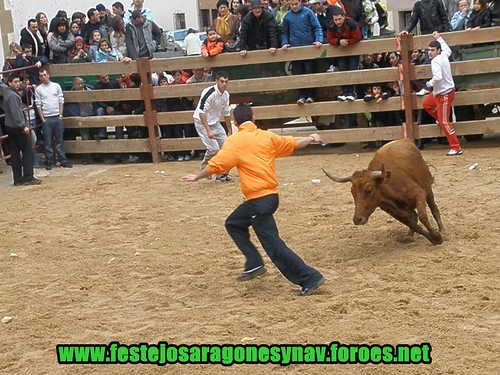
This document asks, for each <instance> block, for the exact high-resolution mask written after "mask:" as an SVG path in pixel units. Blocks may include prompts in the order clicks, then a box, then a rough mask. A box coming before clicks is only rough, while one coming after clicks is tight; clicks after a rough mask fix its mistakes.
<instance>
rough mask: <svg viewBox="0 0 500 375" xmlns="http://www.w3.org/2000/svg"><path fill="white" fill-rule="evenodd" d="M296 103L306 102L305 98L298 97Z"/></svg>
mask: <svg viewBox="0 0 500 375" xmlns="http://www.w3.org/2000/svg"><path fill="white" fill-rule="evenodd" d="M297 104H306V100H305V99H304V98H299V100H297Z"/></svg>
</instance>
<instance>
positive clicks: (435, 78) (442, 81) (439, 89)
mask: <svg viewBox="0 0 500 375" xmlns="http://www.w3.org/2000/svg"><path fill="white" fill-rule="evenodd" d="M436 40H437V41H438V42H439V43H440V44H441V53H440V54H439V55H437V56H435V57H434V58H433V59H432V60H431V70H432V79H431V80H430V81H428V82H427V84H428V86H431V87H434V90H433V93H434V96H437V95H441V94H445V93H447V92H450V91H452V90H453V89H454V88H455V82H454V81H453V77H452V75H451V65H450V60H449V57H450V56H451V49H450V47H449V46H448V44H446V42H445V41H444V39H443V38H442V37H439V38H437V39H436Z"/></svg>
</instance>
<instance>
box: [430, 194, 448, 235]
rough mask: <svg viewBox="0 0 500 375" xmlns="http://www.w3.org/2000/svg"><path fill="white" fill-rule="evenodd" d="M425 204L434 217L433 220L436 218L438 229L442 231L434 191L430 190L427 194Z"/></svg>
mask: <svg viewBox="0 0 500 375" xmlns="http://www.w3.org/2000/svg"><path fill="white" fill-rule="evenodd" d="M427 205H428V206H429V208H430V209H431V213H432V216H433V217H434V220H436V223H437V225H438V228H439V231H440V232H444V226H443V222H442V221H441V214H440V212H439V208H438V206H437V204H436V202H435V201H434V193H433V192H432V190H431V191H430V192H429V193H428V194H427Z"/></svg>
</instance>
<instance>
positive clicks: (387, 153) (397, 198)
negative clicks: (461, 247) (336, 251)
mask: <svg viewBox="0 0 500 375" xmlns="http://www.w3.org/2000/svg"><path fill="white" fill-rule="evenodd" d="M323 172H324V173H325V174H326V175H327V176H328V177H329V178H331V179H332V180H334V181H336V182H348V181H350V182H351V183H352V187H351V192H352V196H353V197H354V205H355V208H354V217H353V221H354V224H356V225H363V224H366V222H367V221H368V219H369V217H370V215H371V214H372V213H373V211H375V209H376V208H377V207H380V208H381V209H382V210H384V211H385V212H387V213H388V214H389V215H391V216H392V217H394V218H395V219H396V220H398V221H400V222H401V223H403V224H405V225H406V226H408V227H409V228H410V231H409V235H413V232H416V233H420V234H421V235H422V236H425V237H426V238H427V239H428V240H429V241H431V242H432V243H433V244H434V245H437V244H440V243H442V242H443V237H442V236H441V233H440V232H442V231H443V230H444V228H443V224H442V222H441V216H440V214H439V209H438V207H437V205H436V203H435V202H434V194H433V192H432V183H433V182H434V179H433V177H432V175H431V173H430V171H429V167H428V165H427V163H426V162H425V161H424V159H423V157H422V154H421V153H420V151H419V150H418V148H417V147H416V146H415V144H414V143H413V142H412V141H411V140H410V139H401V140H397V141H392V142H390V143H388V144H386V145H385V146H383V147H382V148H380V149H379V150H378V151H377V152H376V153H375V155H374V157H373V159H372V161H371V162H370V164H369V165H368V169H366V170H363V171H357V172H354V173H353V174H352V175H351V176H345V177H336V176H332V175H331V174H330V173H328V172H327V171H325V170H324V169H323ZM426 203H427V205H429V208H430V210H431V212H432V216H434V219H435V220H436V222H437V224H438V227H439V231H436V230H435V229H434V228H432V226H431V224H430V222H429V218H428V217H427V206H426ZM415 209H416V210H417V212H415ZM418 220H420V222H421V223H422V224H423V225H424V226H425V229H424V228H422V227H421V226H420V225H419V224H418ZM426 229H427V230H426Z"/></svg>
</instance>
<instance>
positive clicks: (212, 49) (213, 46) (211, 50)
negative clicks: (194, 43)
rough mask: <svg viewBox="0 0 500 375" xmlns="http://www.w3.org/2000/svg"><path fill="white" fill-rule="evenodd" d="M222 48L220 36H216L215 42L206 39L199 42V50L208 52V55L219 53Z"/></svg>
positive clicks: (222, 43)
mask: <svg viewBox="0 0 500 375" xmlns="http://www.w3.org/2000/svg"><path fill="white" fill-rule="evenodd" d="M223 50H224V42H223V41H222V39H221V38H219V37H217V40H216V41H215V42H211V41H209V40H208V38H207V39H205V40H204V41H203V43H202V44H201V51H202V52H203V51H206V52H208V55H209V56H215V55H218V54H219V53H221V52H222V51H223Z"/></svg>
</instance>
